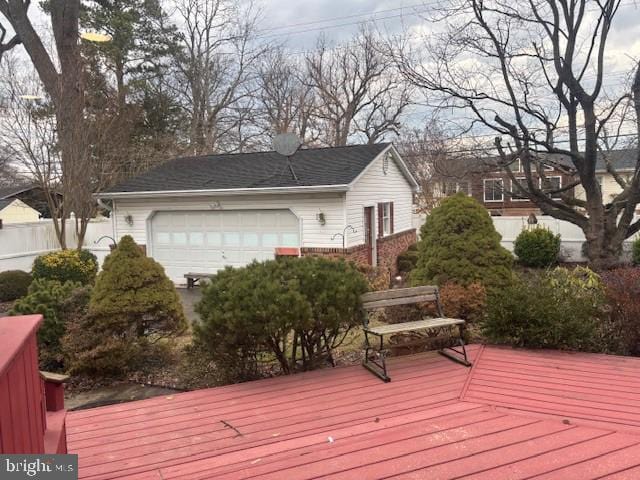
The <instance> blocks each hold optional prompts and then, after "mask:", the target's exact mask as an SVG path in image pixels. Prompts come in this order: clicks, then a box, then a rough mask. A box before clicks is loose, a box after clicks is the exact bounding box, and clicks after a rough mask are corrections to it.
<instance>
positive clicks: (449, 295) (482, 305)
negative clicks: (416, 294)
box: [440, 282, 487, 322]
mask: <svg viewBox="0 0 640 480" xmlns="http://www.w3.org/2000/svg"><path fill="white" fill-rule="evenodd" d="M440 302H441V303H442V310H444V314H445V315H446V316H447V317H450V318H462V319H463V320H466V321H468V322H477V321H480V320H482V318H483V317H484V313H485V310H486V308H487V291H486V289H485V288H484V286H482V284H481V283H477V282H475V283H471V284H469V285H466V286H465V285H457V284H455V283H446V284H445V285H443V286H442V288H441V289H440Z"/></svg>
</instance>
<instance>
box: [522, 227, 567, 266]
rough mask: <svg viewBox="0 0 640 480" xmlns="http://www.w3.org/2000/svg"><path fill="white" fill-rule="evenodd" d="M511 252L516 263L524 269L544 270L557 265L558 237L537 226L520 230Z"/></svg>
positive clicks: (558, 253)
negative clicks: (515, 258)
mask: <svg viewBox="0 0 640 480" xmlns="http://www.w3.org/2000/svg"><path fill="white" fill-rule="evenodd" d="M513 252H514V253H515V254H516V256H517V257H518V262H519V263H521V264H522V265H524V266H526V267H534V268H544V267H549V266H551V265H555V264H556V263H558V256H559V255H560V235H554V234H553V233H552V232H551V231H550V230H549V229H548V228H545V227H541V226H537V227H535V228H532V229H527V230H522V231H521V232H520V234H519V235H518V236H517V237H516V240H515V242H514V249H513Z"/></svg>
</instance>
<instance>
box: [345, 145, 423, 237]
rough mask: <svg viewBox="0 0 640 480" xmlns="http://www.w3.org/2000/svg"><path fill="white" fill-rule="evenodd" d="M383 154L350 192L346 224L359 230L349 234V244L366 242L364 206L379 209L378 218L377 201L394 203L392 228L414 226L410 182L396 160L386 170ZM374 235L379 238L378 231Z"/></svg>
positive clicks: (396, 230)
mask: <svg viewBox="0 0 640 480" xmlns="http://www.w3.org/2000/svg"><path fill="white" fill-rule="evenodd" d="M383 157H384V155H382V156H380V158H378V159H376V160H375V161H374V162H373V164H372V165H370V166H369V168H368V169H367V170H366V171H365V173H364V175H362V177H361V178H360V179H359V180H358V181H357V182H356V183H355V184H354V185H353V187H352V188H351V190H349V191H348V192H347V195H346V208H347V224H348V225H352V226H353V228H355V229H356V230H357V232H356V233H350V234H349V237H348V242H347V246H349V247H353V246H356V245H361V244H363V243H364V207H368V206H372V207H374V208H375V210H376V211H375V218H378V211H377V209H378V203H384V202H393V207H394V222H393V223H394V229H393V231H394V232H395V233H399V232H403V231H406V230H411V229H412V228H413V225H412V222H411V213H412V208H413V207H412V205H413V192H412V190H411V185H410V184H409V182H407V179H406V178H405V176H404V175H403V174H402V172H401V171H400V168H399V167H398V165H397V164H396V163H395V162H394V161H389V162H388V168H387V171H386V173H385V171H384V168H383ZM376 223H377V222H376ZM375 228H377V225H376V226H375ZM375 236H376V237H377V233H376V235H375Z"/></svg>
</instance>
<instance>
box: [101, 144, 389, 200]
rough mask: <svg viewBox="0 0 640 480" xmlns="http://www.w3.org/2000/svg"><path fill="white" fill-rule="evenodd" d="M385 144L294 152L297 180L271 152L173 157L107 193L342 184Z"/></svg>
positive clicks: (283, 159) (385, 145) (366, 163)
mask: <svg viewBox="0 0 640 480" xmlns="http://www.w3.org/2000/svg"><path fill="white" fill-rule="evenodd" d="M388 145H389V144H388V143H379V144H375V145H350V146H344V147H331V148H313V149H304V150H298V151H297V152H296V153H295V154H293V155H292V156H291V157H290V160H291V165H292V167H293V170H294V172H295V176H296V178H297V180H296V178H294V177H293V175H292V174H291V171H290V170H289V166H288V162H287V157H284V156H282V155H280V154H278V153H276V152H273V151H271V152H257V153H240V154H225V155H205V156H198V157H185V158H177V159H175V160H171V161H169V162H167V163H165V164H163V165H160V166H158V167H156V168H154V169H152V170H150V171H148V172H146V173H144V174H142V175H139V176H137V177H134V178H131V179H129V180H126V181H124V182H122V183H120V184H118V185H116V186H114V187H112V188H111V189H110V190H108V192H107V193H113V192H155V191H189V190H227V189H246V188H278V187H302V186H321V185H322V186H324V185H346V184H349V183H351V182H352V181H353V180H354V179H355V178H356V177H357V176H358V174H360V173H361V172H362V171H363V170H364V169H365V168H366V166H367V165H369V163H371V161H372V160H373V159H374V158H376V156H377V155H378V154H380V153H381V152H382V151H383V150H384V149H385V148H387V146H388Z"/></svg>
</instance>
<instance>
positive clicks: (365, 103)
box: [306, 28, 410, 145]
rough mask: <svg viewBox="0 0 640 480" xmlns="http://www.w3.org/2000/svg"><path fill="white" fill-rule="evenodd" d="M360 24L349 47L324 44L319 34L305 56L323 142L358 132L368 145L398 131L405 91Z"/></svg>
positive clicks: (338, 141)
mask: <svg viewBox="0 0 640 480" xmlns="http://www.w3.org/2000/svg"><path fill="white" fill-rule="evenodd" d="M380 46H381V42H380V41H379V40H378V38H377V36H376V35H375V34H374V33H373V32H372V31H371V30H368V29H366V28H363V29H362V30H361V31H360V32H359V34H358V35H357V36H356V37H355V38H354V40H353V42H352V43H351V44H349V45H346V46H343V47H340V48H333V49H331V48H329V46H328V45H327V42H326V40H325V38H324V36H321V37H320V39H319V40H318V45H317V49H316V51H315V52H313V53H311V54H309V55H308V56H307V59H306V60H307V71H308V77H309V82H310V86H312V87H313V89H314V91H315V92H316V94H317V96H318V99H319V101H318V106H319V107H318V109H317V116H318V118H319V119H321V120H322V121H323V122H324V123H325V124H326V129H327V131H328V133H327V139H326V143H328V144H329V145H346V144H347V140H348V139H349V136H350V135H352V134H354V133H358V132H359V133H362V134H364V136H365V138H366V139H367V141H368V142H369V143H375V142H378V141H380V140H381V139H382V138H383V137H384V136H385V135H386V134H388V133H395V134H397V133H398V129H399V127H400V116H401V114H402V113H403V111H404V109H405V108H406V107H407V105H408V104H409V100H410V92H409V90H408V89H407V87H406V86H405V84H404V82H403V80H402V78H401V77H400V76H399V75H398V74H397V72H396V71H395V70H394V65H393V63H392V62H391V61H390V58H389V57H388V56H387V55H385V53H384V52H383V51H382V49H381V48H380Z"/></svg>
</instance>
